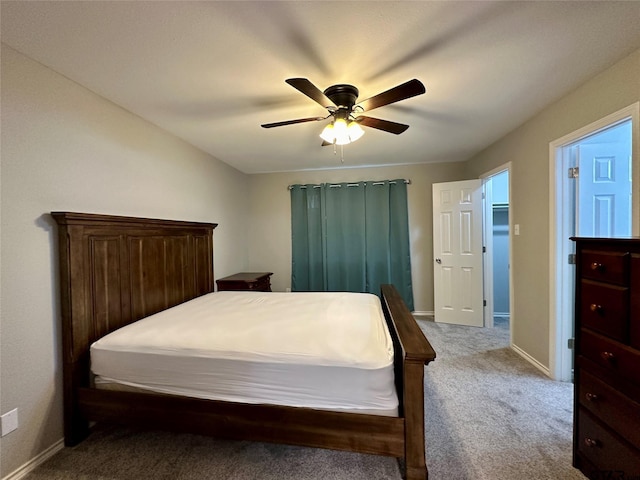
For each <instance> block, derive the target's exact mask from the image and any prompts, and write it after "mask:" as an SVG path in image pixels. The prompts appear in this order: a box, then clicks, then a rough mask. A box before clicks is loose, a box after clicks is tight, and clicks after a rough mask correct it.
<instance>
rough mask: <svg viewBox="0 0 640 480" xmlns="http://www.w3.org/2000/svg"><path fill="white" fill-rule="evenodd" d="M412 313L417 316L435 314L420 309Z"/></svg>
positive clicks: (431, 315)
mask: <svg viewBox="0 0 640 480" xmlns="http://www.w3.org/2000/svg"><path fill="white" fill-rule="evenodd" d="M411 313H412V314H413V315H415V316H416V317H433V316H434V312H423V311H420V310H416V311H415V312H411Z"/></svg>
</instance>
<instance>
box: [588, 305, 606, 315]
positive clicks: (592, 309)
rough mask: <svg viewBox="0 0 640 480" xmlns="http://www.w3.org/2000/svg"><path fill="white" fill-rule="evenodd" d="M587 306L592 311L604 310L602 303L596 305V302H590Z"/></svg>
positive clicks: (600, 311) (599, 311)
mask: <svg viewBox="0 0 640 480" xmlns="http://www.w3.org/2000/svg"><path fill="white" fill-rule="evenodd" d="M589 308H590V309H591V311H592V312H594V313H602V312H603V311H604V308H602V305H598V304H597V303H592V304H591V305H589Z"/></svg>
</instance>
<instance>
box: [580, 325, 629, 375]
mask: <svg viewBox="0 0 640 480" xmlns="http://www.w3.org/2000/svg"><path fill="white" fill-rule="evenodd" d="M580 353H581V354H582V355H583V356H584V357H586V358H588V359H589V360H591V361H593V362H594V363H596V364H598V365H599V366H601V367H603V369H604V370H605V371H606V372H610V373H611V374H614V375H617V376H618V377H620V378H624V379H625V380H626V381H628V382H631V383H633V384H635V385H637V386H639V385H640V352H639V351H638V350H634V349H632V348H629V347H627V346H625V345H622V344H620V343H618V342H616V341H614V340H610V339H608V338H606V337H603V336H602V335H598V334H597V333H593V332H590V331H589V330H584V329H583V330H581V331H580Z"/></svg>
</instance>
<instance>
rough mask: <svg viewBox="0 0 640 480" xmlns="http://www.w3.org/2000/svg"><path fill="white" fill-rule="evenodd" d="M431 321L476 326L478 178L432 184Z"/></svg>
mask: <svg viewBox="0 0 640 480" xmlns="http://www.w3.org/2000/svg"><path fill="white" fill-rule="evenodd" d="M433 257H434V263H433V283H434V313H435V320H436V322H442V323H455V324H459V325H469V326H474V327H482V326H483V324H484V319H483V303H484V302H483V289H482V277H483V274H482V181H481V180H479V179H478V180H465V181H462V182H448V183H434V184H433Z"/></svg>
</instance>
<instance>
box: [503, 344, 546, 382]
mask: <svg viewBox="0 0 640 480" xmlns="http://www.w3.org/2000/svg"><path fill="white" fill-rule="evenodd" d="M511 348H512V349H513V351H514V352H516V353H517V354H518V355H520V356H521V357H522V358H524V359H525V360H526V361H527V362H529V363H530V364H531V365H533V366H534V367H536V368H537V369H538V370H540V371H541V372H542V373H544V374H545V375H546V376H547V377H549V378H552V377H551V371H550V370H549V368H548V367H545V366H544V365H543V364H541V363H540V362H539V361H537V360H536V359H535V358H533V357H532V356H531V355H529V354H528V353H527V352H525V351H524V350H522V349H521V348H520V347H518V346H517V345H515V344H514V345H511Z"/></svg>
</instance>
